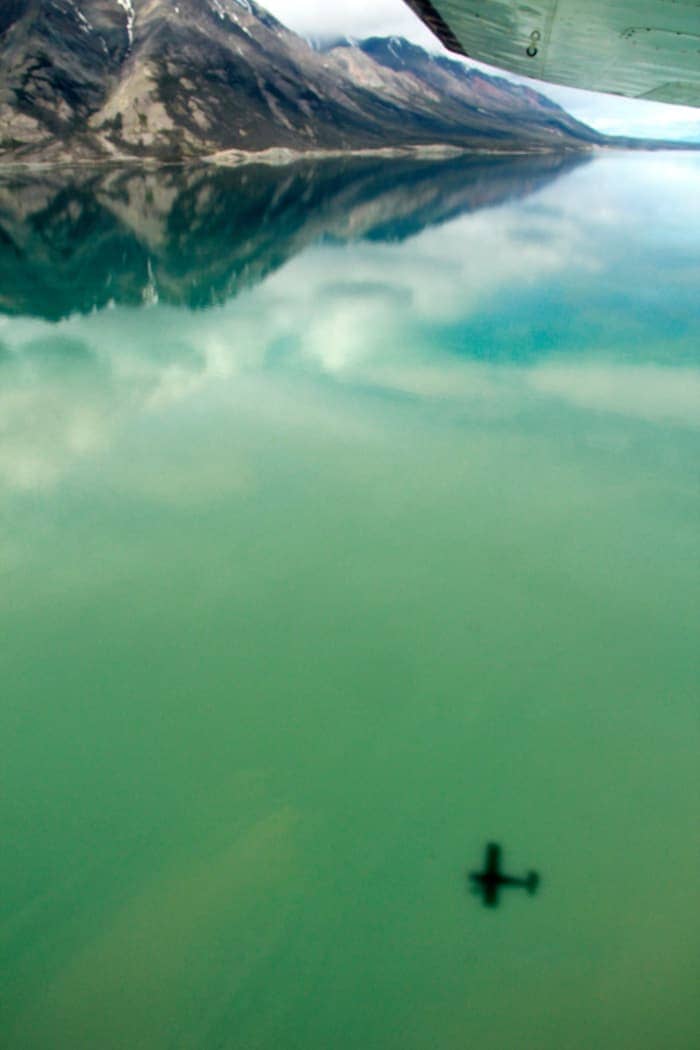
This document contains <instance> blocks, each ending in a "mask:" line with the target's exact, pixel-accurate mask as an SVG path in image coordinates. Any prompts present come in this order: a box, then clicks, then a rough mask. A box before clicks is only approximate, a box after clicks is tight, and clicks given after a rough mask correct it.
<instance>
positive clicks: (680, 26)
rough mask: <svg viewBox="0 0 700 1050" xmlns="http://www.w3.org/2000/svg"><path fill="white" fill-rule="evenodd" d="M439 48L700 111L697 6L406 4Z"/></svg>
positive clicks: (613, 1) (593, 1)
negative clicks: (430, 33) (437, 43)
mask: <svg viewBox="0 0 700 1050" xmlns="http://www.w3.org/2000/svg"><path fill="white" fill-rule="evenodd" d="M405 3H407V4H408V6H409V7H410V8H412V10H413V11H415V13H416V14H417V15H418V16H419V18H421V19H422V20H423V22H425V24H426V25H427V26H428V28H429V29H431V30H432V31H433V33H435V35H436V36H437V37H438V38H439V39H440V40H441V41H442V43H443V44H444V45H445V47H446V48H448V50H450V51H455V52H457V53H458V54H462V55H468V56H469V57H470V58H474V59H476V60H478V61H479V62H486V63H488V64H489V65H492V66H498V67H499V68H500V69H507V70H510V72H512V73H520V74H522V75H523V76H527V77H534V78H535V79H537V80H546V81H549V82H551V83H554V84H568V85H569V86H570V87H579V88H587V89H588V90H590V91H604V92H608V93H609V94H613V95H629V96H631V97H634V98H647V99H654V100H655V101H657V102H675V103H679V104H681V105H685V106H700V0H528V2H527V3H521V2H518V0H405Z"/></svg>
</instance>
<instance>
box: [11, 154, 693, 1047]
mask: <svg viewBox="0 0 700 1050" xmlns="http://www.w3.org/2000/svg"><path fill="white" fill-rule="evenodd" d="M699 288H700V158H699V157H697V156H694V155H692V154H683V153H677V154H673V153H653V154H644V153H639V154H624V153H619V154H612V153H611V154H608V155H601V156H598V157H595V158H593V159H590V160H588V159H584V160H581V159H577V158H575V157H568V158H556V157H533V158H513V159H487V158H483V157H482V158H461V159H455V160H451V161H445V162H442V163H437V162H432V161H430V162H429V161H423V162H419V161H409V160H403V161H398V160H397V161H392V162H387V161H382V162H378V161H370V160H367V161H363V162H359V161H356V162H354V163H349V162H348V163H340V162H336V161H328V162H326V163H325V164H319V165H316V166H304V165H298V166H293V167H289V168H281V169H271V168H268V169H265V168H256V167H246V168H241V169H236V170H228V171H227V170H218V171H217V170H214V169H212V168H209V167H206V168H197V167H193V168H170V169H163V170H153V171H136V170H129V169H118V168H115V169H104V170H95V169H90V170H88V169H87V168H85V169H75V170H67V169H52V170H48V169H47V170H46V171H45V172H43V173H41V174H37V173H33V174H32V173H27V172H25V173H22V172H20V171H19V170H17V171H14V172H9V171H5V172H4V173H3V174H2V175H1V176H0V749H1V752H2V754H1V757H0V829H1V833H2V854H1V855H2V862H1V864H0V989H1V990H2V991H1V992H0V1045H1V1046H2V1047H3V1048H7V1050H82V1048H86V1050H88V1048H89V1050H161V1048H163V1050H165V1048H167V1050H175V1048H177V1050H200V1048H201V1050H429V1048H435V1050H464V1048H467V1047H472V1046H474V1047H477V1046H478V1047H479V1048H480V1050H511V1048H512V1050H590V1048H593V1047H595V1048H602V1050H607V1048H610V1050H613V1048H614V1050H626V1048H629V1050H659V1048H660V1047H664V1048H666V1050H695V1048H696V1047H697V1046H698V1045H699V1044H700V1000H699V998H698V996H697V984H698V973H699V972H700V908H699V907H698V891H699V888H700V885H699V884H700V874H699V873H700V833H699V832H698V815H699V814H700V762H699V761H698V755H699V754H700V717H699V711H698V694H699V686H700V645H699V644H698V637H699V636H700V485H699V480H700V478H699V474H700V471H699V464H700V308H699V307H698V289H699ZM489 841H494V842H498V843H500V844H501V845H502V847H503V851H504V867H505V870H507V871H508V873H510V874H514V875H524V874H525V873H526V872H527V871H528V870H529V869H536V870H537V871H538V872H539V873H540V875H541V885H540V888H539V890H538V892H537V893H536V894H535V895H534V896H530V895H528V894H527V893H525V892H523V890H522V889H505V890H504V891H503V893H502V896H501V901H500V906H499V907H497V908H486V907H484V906H483V903H482V902H481V901H480V899H479V897H478V896H475V895H474V894H473V893H471V892H470V887H469V884H468V880H467V873H468V872H469V871H472V870H474V869H477V868H479V867H480V866H481V863H482V858H483V853H484V847H485V844H486V843H487V842H489Z"/></svg>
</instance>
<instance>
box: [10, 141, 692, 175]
mask: <svg viewBox="0 0 700 1050" xmlns="http://www.w3.org/2000/svg"><path fill="white" fill-rule="evenodd" d="M699 151H700V143H698V144H695V143H675V142H658V143H657V142H653V141H652V142H644V143H643V144H640V145H627V144H625V143H620V142H611V143H609V144H608V143H582V144H581V145H576V146H574V145H562V146H542V147H539V148H534V147H523V148H521V149H517V148H512V149H489V148H488V147H485V146H455V145H452V144H445V143H433V144H430V143H426V144H422V145H415V146H368V147H364V148H358V149H303V150H302V149H292V148H290V147H287V146H270V147H268V148H267V149H263V150H241V149H228V150H217V151H216V152H214V153H204V154H201V155H199V156H196V157H179V158H172V159H170V160H168V159H165V158H159V157H134V156H129V155H112V156H109V157H74V158H71V157H66V158H64V159H60V160H38V159H36V158H32V159H27V160H3V159H2V158H1V157H0V173H2V172H3V171H7V172H9V171H17V170H19V171H46V170H50V169H54V168H67V167H70V168H78V167H96V168H127V167H130V168H142V169H145V170H149V169H154V170H155V169H157V168H172V167H193V166H197V165H201V164H208V165H211V166H212V167H222V168H238V167H244V166H251V165H256V164H258V165H264V166H266V167H274V168H283V167H290V166H292V165H294V164H300V163H304V162H305V161H324V160H340V159H343V158H357V159H362V158H365V159H382V158H383V159H385V160H401V159H407V158H412V159H414V160H426V161H430V160H451V159H453V158H455V157H466V156H474V157H504V158H506V157H548V156H561V155H573V154H590V155H594V154H605V153H612V152H615V153H620V152H621V153H662V152H672V153H697V152H699Z"/></svg>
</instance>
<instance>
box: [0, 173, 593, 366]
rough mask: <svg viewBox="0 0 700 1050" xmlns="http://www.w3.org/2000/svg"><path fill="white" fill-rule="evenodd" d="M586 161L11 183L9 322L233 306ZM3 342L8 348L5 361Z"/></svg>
mask: <svg viewBox="0 0 700 1050" xmlns="http://www.w3.org/2000/svg"><path fill="white" fill-rule="evenodd" d="M586 160H587V157H586V155H585V154H581V153H567V154H561V153H557V154H552V153H550V154H533V155H528V156H521V157H484V156H480V157H476V156H474V155H466V154H465V155H461V156H458V157H453V158H451V159H449V160H443V161H432V160H418V159H414V158H410V157H408V158H407V157H404V158H398V159H396V160H394V161H393V162H392V163H391V165H390V166H387V164H386V162H384V161H383V160H382V159H378V158H371V157H362V158H350V159H341V158H331V159H327V160H324V161H322V162H320V161H316V162H313V161H304V162H300V163H298V164H294V165H292V166H290V167H288V168H283V169H278V168H274V167H271V166H269V165H259V166H256V167H255V168H252V169H251V168H250V167H247V166H246V167H239V168H219V167H213V166H212V165H204V164H199V165H197V164H188V165H172V166H164V167H159V168H158V169H156V170H149V169H146V168H144V167H143V166H139V167H136V168H135V167H133V166H127V165H119V166H118V167H115V166H113V165H110V166H107V167H102V168H100V169H98V170H94V169H91V167H90V166H89V165H80V166H78V167H68V166H66V167H60V168H52V169H49V170H47V171H46V172H45V173H42V175H41V176H40V177H39V176H37V175H36V174H34V173H28V172H25V171H22V170H21V169H16V170H14V171H12V172H9V171H8V172H7V173H6V174H5V175H0V314H2V313H5V314H13V315H14V314H17V315H29V316H40V317H45V318H47V319H50V320H58V319H59V318H61V317H65V316H67V315H69V314H71V313H76V312H80V313H87V312H90V311H91V310H94V309H102V308H104V307H106V306H108V305H109V304H110V303H116V304H125V305H131V306H137V305H140V304H141V303H143V302H153V301H155V299H156V298H158V299H160V301H161V302H168V303H172V304H176V305H184V306H189V307H193V308H197V307H206V306H211V305H213V304H216V303H223V302H225V301H226V300H227V299H229V298H231V297H232V296H235V295H237V294H238V293H239V292H240V291H242V290H244V289H246V288H250V287H252V286H253V285H255V284H257V283H258V282H259V281H261V280H263V279H264V278H265V277H266V276H267V274H269V273H271V272H273V271H274V270H276V269H277V268H278V267H280V266H282V265H283V264H284V263H285V262H287V260H288V259H290V258H291V257H292V256H294V255H296V254H297V253H298V252H300V251H302V250H303V249H304V248H305V247H306V246H307V245H308V244H310V243H313V242H316V241H318V240H321V239H332V240H333V241H341V242H342V241H350V240H359V239H368V240H372V241H382V240H397V239H403V238H407V237H410V236H412V235H414V234H416V233H418V232H420V230H422V229H425V228H426V227H427V226H432V225H436V224H438V223H442V222H446V221H447V220H449V219H452V218H454V217H455V216H457V215H462V214H465V213H468V212H474V211H478V210H479V209H481V208H487V207H494V206H496V205H498V204H501V203H503V202H504V201H507V200H511V199H516V198H521V197H525V196H527V195H528V194H530V193H533V192H534V191H535V190H537V189H539V188H541V187H542V186H544V185H546V184H547V183H548V182H550V181H551V180H553V179H555V178H556V177H558V176H559V175H561V174H563V173H564V172H566V171H569V170H570V169H571V168H572V167H574V166H576V165H578V164H581V163H585V162H586ZM1 360H2V343H1V342H0V362H1Z"/></svg>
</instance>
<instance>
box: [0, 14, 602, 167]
mask: <svg viewBox="0 0 700 1050" xmlns="http://www.w3.org/2000/svg"><path fill="white" fill-rule="evenodd" d="M606 141H608V140H606V139H605V138H604V137H603V136H601V135H599V134H598V133H596V132H595V131H593V130H592V129H591V128H588V127H586V126H585V125H584V124H581V123H580V122H578V121H576V120H574V119H573V118H572V117H571V116H569V115H568V114H567V113H566V112H565V111H564V110H563V109H561V108H560V107H559V106H557V105H555V104H554V103H553V102H551V101H550V100H549V99H547V98H545V97H544V96H543V95H541V94H539V93H538V92H536V91H533V90H532V89H530V88H528V87H524V86H521V85H516V84H514V83H511V82H510V81H507V80H505V79H504V78H501V77H497V76H488V75H486V74H485V73H483V72H481V71H479V70H476V69H474V68H470V67H468V66H466V65H465V64H463V63H462V62H459V61H455V60H452V59H449V58H446V57H441V56H439V55H432V54H429V53H428V52H426V51H424V50H423V49H422V48H419V47H416V46H415V45H413V44H410V43H408V42H407V41H405V40H402V39H399V38H390V39H378V38H374V39H370V40H366V41H362V42H355V41H350V40H340V41H336V42H335V43H334V44H333V45H332V46H327V47H325V48H323V49H318V48H314V47H312V46H311V45H310V44H309V43H308V42H307V41H306V40H304V39H302V38H301V37H299V36H298V35H296V34H295V33H293V32H291V31H290V30H288V29H286V28H285V27H284V26H283V25H282V24H281V23H280V22H279V21H277V19H275V18H273V17H272V16H271V15H270V14H269V13H268V12H267V11H265V10H264V9H263V8H262V7H259V6H258V5H257V4H255V3H254V2H253V0H2V4H1V5H0V160H3V161H29V162H31V161H60V160H93V159H103V160H110V159H115V160H123V159H136V158H138V159H153V160H158V161H161V162H162V161H180V160H185V159H189V158H195V157H202V156H207V155H211V154H220V153H221V152H222V151H234V154H235V153H236V151H238V152H240V151H244V152H246V153H248V152H250V151H254V152H257V151H262V150H270V149H278V150H280V149H281V150H293V151H304V152H313V151H348V150H366V149H377V148H393V149H396V148H411V149H414V148H416V147H426V146H436V145H440V146H451V147H457V148H469V149H478V150H488V151H496V152H498V151H503V152H508V151H519V150H527V151H551V150H582V149H590V148H591V147H593V146H596V145H601V144H603V143H604V142H606Z"/></svg>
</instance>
